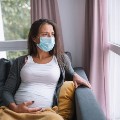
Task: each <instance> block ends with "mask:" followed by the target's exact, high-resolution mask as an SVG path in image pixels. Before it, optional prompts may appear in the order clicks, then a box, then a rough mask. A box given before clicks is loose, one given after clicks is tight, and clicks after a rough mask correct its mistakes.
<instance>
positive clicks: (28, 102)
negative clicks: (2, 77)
mask: <svg viewBox="0 0 120 120" xmlns="http://www.w3.org/2000/svg"><path fill="white" fill-rule="evenodd" d="M33 103H34V101H27V102H23V105H25V106H29V105H32V104H33Z"/></svg>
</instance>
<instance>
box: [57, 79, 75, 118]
mask: <svg viewBox="0 0 120 120" xmlns="http://www.w3.org/2000/svg"><path fill="white" fill-rule="evenodd" d="M74 92H75V86H74V83H73V81H65V82H64V83H63V85H62V87H61V89H60V93H59V98H58V114H59V115H61V116H62V117H63V118H64V119H65V120H71V119H72V118H73V117H74V116H73V115H74V112H75V111H74Z"/></svg>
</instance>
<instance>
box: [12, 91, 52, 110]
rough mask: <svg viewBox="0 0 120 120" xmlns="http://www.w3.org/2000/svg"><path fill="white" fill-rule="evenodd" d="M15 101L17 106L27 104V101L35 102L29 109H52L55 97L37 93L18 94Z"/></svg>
mask: <svg viewBox="0 0 120 120" xmlns="http://www.w3.org/2000/svg"><path fill="white" fill-rule="evenodd" d="M14 99H15V101H16V104H21V103H23V102H27V101H34V103H33V104H32V105H30V106H28V107H29V108H33V107H40V108H47V107H51V106H52V102H53V96H51V95H50V94H47V95H46V94H45V93H42V94H39V95H38V94H36V93H32V92H20V91H18V92H16V94H15V96H14Z"/></svg>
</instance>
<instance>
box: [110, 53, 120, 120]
mask: <svg viewBox="0 0 120 120" xmlns="http://www.w3.org/2000/svg"><path fill="white" fill-rule="evenodd" d="M109 77H110V78H109V79H110V81H109V91H110V110H111V111H110V113H111V118H112V119H111V120H120V95H119V89H120V56H119V55H117V54H115V53H113V52H110V73H109Z"/></svg>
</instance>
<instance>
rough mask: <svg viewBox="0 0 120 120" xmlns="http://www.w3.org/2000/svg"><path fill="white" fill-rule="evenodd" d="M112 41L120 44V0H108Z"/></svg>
mask: <svg viewBox="0 0 120 120" xmlns="http://www.w3.org/2000/svg"><path fill="white" fill-rule="evenodd" d="M108 24H109V39H110V42H112V43H114V44H118V45H120V0H108Z"/></svg>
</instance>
